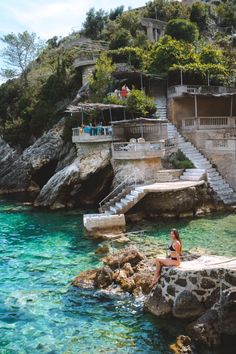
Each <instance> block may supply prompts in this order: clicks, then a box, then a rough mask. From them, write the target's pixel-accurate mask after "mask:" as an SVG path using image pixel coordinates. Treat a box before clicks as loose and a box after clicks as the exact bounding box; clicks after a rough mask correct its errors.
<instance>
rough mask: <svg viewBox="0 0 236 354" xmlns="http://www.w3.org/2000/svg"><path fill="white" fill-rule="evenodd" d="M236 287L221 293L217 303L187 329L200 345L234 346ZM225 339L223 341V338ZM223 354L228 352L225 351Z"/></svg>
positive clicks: (235, 335)
mask: <svg viewBox="0 0 236 354" xmlns="http://www.w3.org/2000/svg"><path fill="white" fill-rule="evenodd" d="M235 320H236V287H233V288H228V289H226V290H224V291H222V294H221V296H220V300H219V302H218V303H216V304H214V306H213V307H212V308H211V309H209V310H208V311H207V312H206V313H204V314H203V315H202V316H201V317H199V318H198V319H197V320H196V321H195V322H193V323H191V324H190V325H188V327H187V331H188V333H189V334H190V335H191V336H192V337H193V338H194V339H195V341H196V342H197V343H199V344H200V345H204V346H207V347H210V348H212V347H218V346H220V345H221V344H222V343H224V345H226V346H227V344H230V347H232V348H233V347H234V348H235V345H236V326H235ZM225 337H226V338H227V339H226V340H225V341H224V338H225ZM225 352H227V353H228V352H229V351H228V350H226V349H225Z"/></svg>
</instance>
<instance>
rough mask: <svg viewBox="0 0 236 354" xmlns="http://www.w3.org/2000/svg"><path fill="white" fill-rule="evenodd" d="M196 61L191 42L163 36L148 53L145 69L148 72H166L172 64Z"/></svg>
mask: <svg viewBox="0 0 236 354" xmlns="http://www.w3.org/2000/svg"><path fill="white" fill-rule="evenodd" d="M196 61H197V55H196V53H195V48H194V46H193V45H192V44H191V43H187V42H184V41H182V42H181V41H177V40H176V39H173V38H171V37H170V36H164V37H162V38H161V40H160V41H158V42H157V43H155V45H154V46H153V48H152V49H151V50H150V51H149V53H148V58H147V61H146V70H147V71H148V72H150V73H154V74H155V73H167V72H168V71H169V69H170V68H171V67H172V66H173V65H177V64H178V65H185V64H189V63H194V62H196Z"/></svg>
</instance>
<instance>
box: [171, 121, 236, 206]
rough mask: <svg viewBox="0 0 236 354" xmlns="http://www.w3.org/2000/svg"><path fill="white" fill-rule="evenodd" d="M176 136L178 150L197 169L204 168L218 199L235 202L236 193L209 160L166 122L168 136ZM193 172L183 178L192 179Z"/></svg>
mask: <svg viewBox="0 0 236 354" xmlns="http://www.w3.org/2000/svg"><path fill="white" fill-rule="evenodd" d="M176 136H177V138H178V146H179V150H180V151H182V153H183V154H184V155H185V156H186V157H187V158H188V159H189V160H190V161H191V162H192V163H193V165H194V166H195V167H196V168H197V169H201V170H206V174H207V180H208V183H209V185H210V187H211V188H212V189H213V190H214V192H215V193H216V194H217V196H218V198H219V200H221V201H223V202H224V204H226V205H233V204H236V193H235V192H234V191H233V189H232V188H231V187H230V185H229V184H228V183H227V182H226V181H225V179H224V178H223V177H222V176H221V175H220V173H219V172H218V171H217V170H216V169H215V168H214V167H213V166H212V164H211V163H210V161H209V160H208V159H207V158H206V157H205V156H203V155H202V154H201V152H200V151H199V150H198V149H197V148H196V147H195V146H194V145H193V144H192V143H190V142H189V141H186V139H185V138H184V137H183V136H182V135H181V134H180V133H179V132H178V130H177V128H176V127H175V126H174V125H173V124H172V123H168V138H172V137H176ZM193 174H194V173H193V172H187V173H186V174H185V176H184V178H186V175H187V177H189V178H190V180H193V179H192V178H193Z"/></svg>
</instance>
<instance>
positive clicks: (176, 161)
mask: <svg viewBox="0 0 236 354" xmlns="http://www.w3.org/2000/svg"><path fill="white" fill-rule="evenodd" d="M169 161H170V163H171V164H172V165H173V166H174V168H177V169H185V168H194V165H193V164H192V162H191V161H190V160H189V159H187V158H186V156H185V155H184V154H183V153H182V152H181V151H180V150H178V151H177V152H176V153H174V154H172V155H171V156H170V157H169Z"/></svg>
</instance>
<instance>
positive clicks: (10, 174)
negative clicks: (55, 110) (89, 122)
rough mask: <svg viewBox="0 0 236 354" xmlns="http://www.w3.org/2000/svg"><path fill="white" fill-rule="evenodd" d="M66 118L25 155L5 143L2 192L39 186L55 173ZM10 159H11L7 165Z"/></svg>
mask: <svg viewBox="0 0 236 354" xmlns="http://www.w3.org/2000/svg"><path fill="white" fill-rule="evenodd" d="M63 126H64V121H63V120H62V121H60V122H59V123H58V124H56V125H55V126H54V127H53V128H52V129H51V130H49V131H48V132H47V133H45V134H44V135H43V136H42V137H40V138H39V139H38V140H36V142H35V143H34V144H33V145H31V146H30V147H28V148H27V149H25V150H24V151H23V153H22V154H21V155H19V154H17V153H16V152H15V151H14V150H13V149H11V148H10V147H9V146H6V144H5V146H4V144H1V143H0V145H2V149H1V146H0V149H1V150H3V151H4V155H2V156H5V157H4V158H3V159H2V160H1V161H0V166H1V172H0V192H1V193H10V192H21V191H28V190H38V189H39V188H40V187H41V186H42V185H44V184H45V183H46V181H47V180H48V179H49V178H50V177H51V176H52V175H53V173H54V171H55V169H56V167H57V163H58V161H59V157H60V155H61V152H62V148H63V144H64V142H63V139H62V132H63ZM6 161H7V162H8V163H7V165H6Z"/></svg>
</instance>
